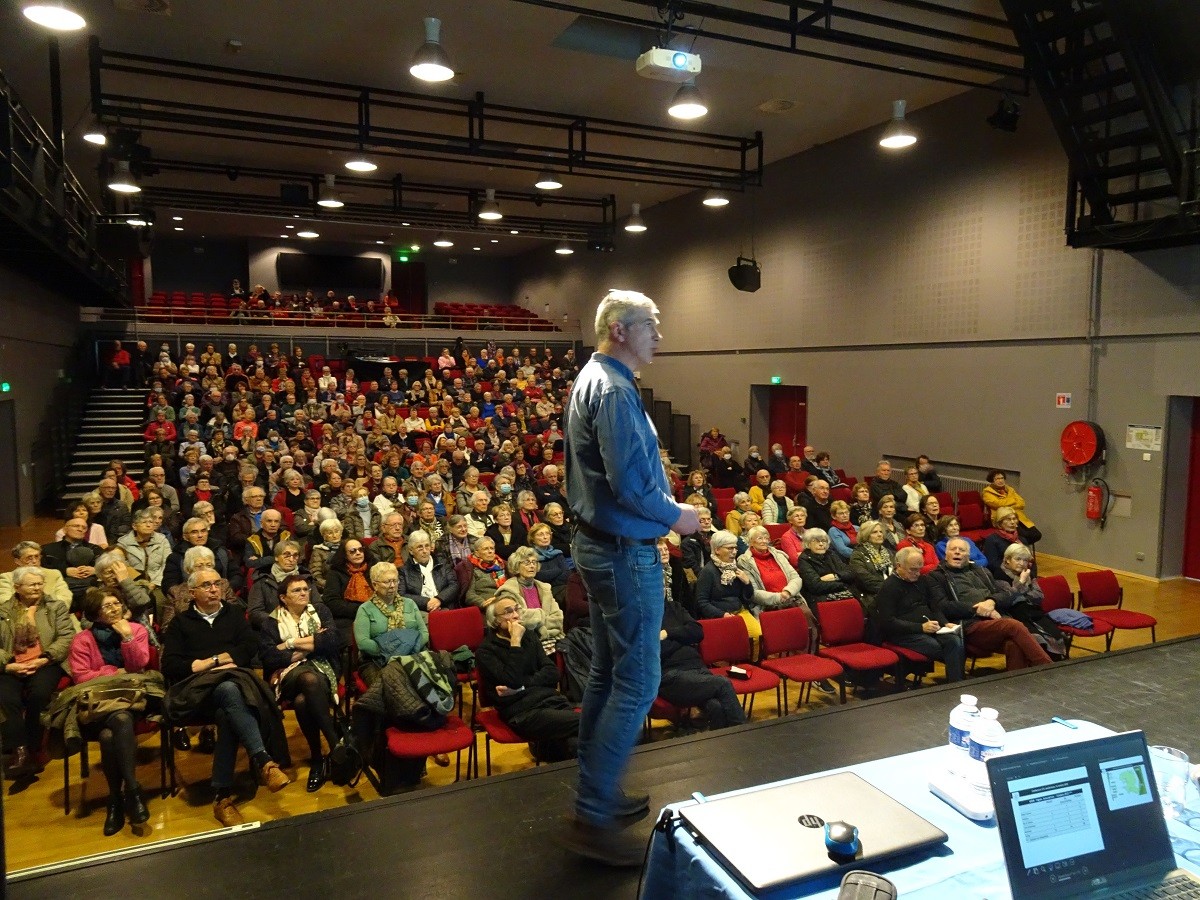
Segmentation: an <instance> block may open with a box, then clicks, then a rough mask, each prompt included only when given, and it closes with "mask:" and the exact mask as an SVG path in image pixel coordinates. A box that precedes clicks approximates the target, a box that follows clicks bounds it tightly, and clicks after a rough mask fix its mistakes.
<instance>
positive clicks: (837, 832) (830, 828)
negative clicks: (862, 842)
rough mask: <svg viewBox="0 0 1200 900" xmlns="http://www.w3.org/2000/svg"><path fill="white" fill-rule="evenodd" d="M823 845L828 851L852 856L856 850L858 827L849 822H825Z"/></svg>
mask: <svg viewBox="0 0 1200 900" xmlns="http://www.w3.org/2000/svg"><path fill="white" fill-rule="evenodd" d="M825 846H826V847H828V848H829V852H830V853H836V854H838V855H840V856H853V855H854V854H856V853H857V852H858V829H857V828H855V827H854V826H853V825H851V824H850V823H849V822H826V823H825Z"/></svg>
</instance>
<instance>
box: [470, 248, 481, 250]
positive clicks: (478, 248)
mask: <svg viewBox="0 0 1200 900" xmlns="http://www.w3.org/2000/svg"><path fill="white" fill-rule="evenodd" d="M471 249H472V250H482V249H483V248H482V247H472V248H471Z"/></svg>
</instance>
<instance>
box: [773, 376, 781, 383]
mask: <svg viewBox="0 0 1200 900" xmlns="http://www.w3.org/2000/svg"><path fill="white" fill-rule="evenodd" d="M771 384H783V376H782V375H772V376H771Z"/></svg>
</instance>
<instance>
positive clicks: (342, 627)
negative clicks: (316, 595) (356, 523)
mask: <svg viewBox="0 0 1200 900" xmlns="http://www.w3.org/2000/svg"><path fill="white" fill-rule="evenodd" d="M370 568H371V566H370V563H369V562H368V560H367V551H366V548H365V547H363V542H362V541H361V540H359V539H358V538H348V539H347V540H346V541H345V542H344V543H343V544H342V545H341V547H339V548H338V549H337V550H334V551H333V552H332V553H330V555H329V565H328V567H327V568H326V576H325V589H324V591H322V593H321V599H322V600H323V601H324V602H325V605H326V606H327V607H329V611H330V612H331V613H333V618H334V622H335V623H336V625H337V628H338V636H339V637H340V638H341V641H342V646H343V647H348V646H349V645H350V641H351V639H352V638H353V633H354V622H355V619H356V618H357V617H358V609H359V607H360V606H361V605H362V604H363V603H365V602H366V601H367V600H370V599H371V580H370Z"/></svg>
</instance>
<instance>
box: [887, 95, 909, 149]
mask: <svg viewBox="0 0 1200 900" xmlns="http://www.w3.org/2000/svg"><path fill="white" fill-rule="evenodd" d="M916 142H917V134H916V132H915V131H913V130H912V128H910V127H909V125H908V122H906V121H905V120H904V101H903V100H893V101H892V121H890V122H888V124H887V127H886V128H885V129H884V130H883V135H882V136H881V137H880V138H879V146H880V147H884V148H886V149H888V150H903V149H904V148H905V147H911V146H912V145H913V144H915V143H916Z"/></svg>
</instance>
